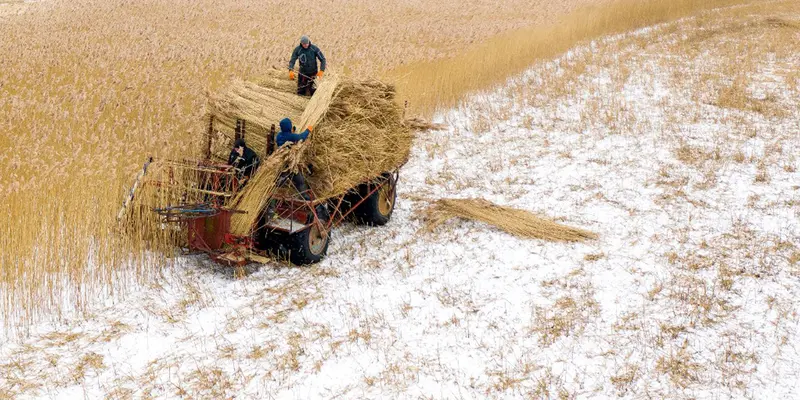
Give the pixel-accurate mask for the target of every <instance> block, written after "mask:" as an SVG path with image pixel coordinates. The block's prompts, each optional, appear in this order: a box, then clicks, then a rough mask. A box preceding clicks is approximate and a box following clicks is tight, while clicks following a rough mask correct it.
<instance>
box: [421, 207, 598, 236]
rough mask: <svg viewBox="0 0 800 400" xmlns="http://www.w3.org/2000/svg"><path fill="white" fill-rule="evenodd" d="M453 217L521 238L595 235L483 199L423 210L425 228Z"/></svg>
mask: <svg viewBox="0 0 800 400" xmlns="http://www.w3.org/2000/svg"><path fill="white" fill-rule="evenodd" d="M453 218H463V219H470V220H476V221H481V222H485V223H487V224H490V225H494V226H496V227H498V228H500V229H502V230H504V231H506V232H508V233H511V234H514V235H517V236H520V237H525V238H536V239H543V240H550V241H559V242H578V241H584V240H587V239H596V238H597V234H595V233H594V232H590V231H587V230H584V229H579V228H573V227H570V226H566V225H562V224H559V223H557V222H555V221H552V220H549V219H546V218H542V217H539V216H537V215H535V214H533V213H531V212H529V211H525V210H520V209H516V208H511V207H503V206H499V205H497V204H494V203H492V202H489V201H488V200H484V199H440V200H437V201H436V202H434V203H433V204H432V205H431V206H430V207H429V208H428V209H427V210H426V212H425V220H426V228H427V229H428V230H429V231H432V230H434V229H436V228H437V227H438V226H440V225H442V224H443V223H445V222H447V221H449V220H451V219H453Z"/></svg>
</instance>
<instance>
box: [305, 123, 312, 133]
mask: <svg viewBox="0 0 800 400" xmlns="http://www.w3.org/2000/svg"><path fill="white" fill-rule="evenodd" d="M306 129H308V131H309V132H313V131H314V127H313V126H311V125H309V126H308V128H306Z"/></svg>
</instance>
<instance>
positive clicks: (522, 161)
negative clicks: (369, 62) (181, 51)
mask: <svg viewBox="0 0 800 400" xmlns="http://www.w3.org/2000/svg"><path fill="white" fill-rule="evenodd" d="M776 13H777V11H776ZM778 15H780V18H778V17H773V18H772V19H770V18H768V16H750V15H747V14H741V15H740V14H736V16H735V18H734V17H733V16H731V17H729V18H725V19H723V20H724V21H725V22H723V23H721V25H720V24H719V23H715V22H712V21H715V20H716V19H713V18H711V17H709V18H706V19H703V18H700V19H695V20H688V21H684V22H682V23H680V24H671V25H665V26H659V27H656V28H650V29H646V30H643V31H641V32H637V33H635V34H630V35H625V36H621V37H616V38H612V39H608V40H605V41H602V42H597V43H593V44H591V45H590V46H587V47H584V48H580V49H576V50H574V51H573V52H571V53H570V54H568V55H566V56H565V57H563V58H561V59H559V60H555V61H552V62H548V63H543V64H541V65H537V66H535V67H534V68H533V69H531V70H530V71H528V72H526V73H525V74H524V76H521V77H518V78H515V79H512V80H510V81H509V82H508V84H507V85H506V86H505V87H503V88H501V89H498V90H497V91H496V92H494V93H490V94H486V95H481V96H476V97H474V98H473V99H471V100H470V101H468V102H465V104H464V105H463V106H462V107H461V108H459V109H457V110H452V111H451V112H448V113H447V114H446V115H443V116H442V121H443V122H445V123H446V126H447V128H446V129H444V130H442V131H437V132H426V133H422V134H421V135H420V137H419V139H418V141H417V143H416V146H415V148H414V150H413V155H412V158H411V160H410V161H409V163H408V164H407V165H406V166H405V167H404V168H403V170H402V172H401V181H400V187H399V190H400V192H399V201H398V204H397V208H396V209H395V214H394V216H393V219H392V221H391V223H390V224H389V225H387V226H385V227H381V228H365V227H357V226H352V225H345V226H343V227H341V228H338V229H337V230H335V231H334V232H333V242H332V244H331V247H330V249H329V256H328V258H326V259H325V260H324V261H323V262H322V263H320V264H319V265H317V266H314V267H309V268H294V267H286V266H283V265H278V264H275V265H265V266H260V267H252V273H251V274H250V275H248V276H246V277H244V278H240V279H236V278H234V277H232V276H231V274H230V272H229V271H225V270H220V269H219V268H216V267H214V266H212V265H211V263H210V261H208V260H207V259H206V258H204V257H200V256H192V257H187V258H184V259H181V260H179V261H178V263H177V265H176V266H175V267H174V268H172V269H170V270H166V271H164V276H163V279H161V280H159V281H158V283H156V284H154V285H153V286H152V287H149V288H142V289H141V290H137V291H135V292H134V293H133V294H132V295H130V296H128V297H127V298H126V299H125V300H124V301H121V302H118V303H116V304H112V305H106V306H102V307H100V306H98V307H96V308H95V309H93V310H92V311H91V312H90V313H89V314H88V315H85V316H83V317H82V318H79V319H75V320H73V321H66V322H64V323H63V324H59V325H57V326H53V325H41V326H38V327H36V329H35V331H34V333H33V334H32V335H31V336H30V337H28V338H25V339H23V340H8V341H6V342H4V343H2V344H1V345H0V371H2V372H0V398H3V397H20V398H29V397H38V398H54V399H66V398H100V397H109V398H178V397H192V398H254V399H270V398H281V399H283V398H297V399H312V398H346V399H351V398H380V399H384V398H476V399H483V398H607V397H617V396H619V397H623V398H706V399H717V398H731V397H734V398H761V399H766V398H770V399H772V398H775V399H777V398H800V376H799V375H800V348H798V343H799V342H798V322H800V319H799V318H798V303H797V301H796V300H795V299H797V298H798V296H800V264H799V263H800V249H798V247H797V244H798V243H800V222H798V214H799V213H800V208H798V205H800V173H798V172H797V171H796V167H797V158H798V157H800V141H799V140H798V137H797V133H798V132H800V111H798V110H800V108H798V104H799V103H800V102H798V95H799V94H800V91H798V83H800V77H799V76H798V74H797V72H796V65H798V62H800V53H798V51H797V50H798V45H797V43H800V28H796V27H794V25H792V24H795V23H797V24H798V25H797V26H800V22H796V21H797V20H796V19H795V20H790V19H786V18H788V17H786V14H785V13H778ZM775 43H782V45H775ZM784 47H785V48H784ZM443 197H483V198H486V199H488V200H491V201H494V202H496V203H499V204H503V205H510V206H514V207H518V208H524V209H527V210H531V211H533V212H536V213H540V214H543V215H548V216H550V217H554V218H557V219H558V220H559V221H563V222H564V223H566V224H568V225H573V226H577V227H582V228H586V229H589V230H592V231H594V232H596V233H598V234H599V235H600V238H599V239H598V240H596V241H591V242H587V243H580V244H563V243H549V242H544V241H537V240H523V239H518V238H515V237H513V236H510V235H508V234H506V233H503V232H499V231H497V230H495V229H493V228H491V227H489V226H486V225H483V224H480V223H476V222H465V221H452V222H450V223H448V224H446V225H445V226H442V227H440V228H438V229H437V230H436V231H434V232H426V231H425V230H424V229H423V225H424V223H423V221H421V220H420V217H419V216H420V215H421V211H422V210H424V208H425V207H426V206H427V204H428V203H429V202H430V201H432V200H435V199H438V198H443Z"/></svg>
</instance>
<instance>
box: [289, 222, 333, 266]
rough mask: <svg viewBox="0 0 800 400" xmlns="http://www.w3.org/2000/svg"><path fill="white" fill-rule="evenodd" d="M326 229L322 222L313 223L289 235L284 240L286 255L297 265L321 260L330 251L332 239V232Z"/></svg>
mask: <svg viewBox="0 0 800 400" xmlns="http://www.w3.org/2000/svg"><path fill="white" fill-rule="evenodd" d="M324 229H325V228H324V227H323V226H320V224H312V225H311V226H310V227H308V228H306V229H304V230H302V231H300V232H297V233H294V234H291V235H287V236H286V237H285V238H286V241H285V242H284V246H285V252H286V254H285V256H287V257H288V258H289V261H291V262H292V264H295V265H306V264H315V263H318V262H320V261H321V260H322V259H323V258H324V257H325V255H326V254H327V253H328V244H329V243H330V239H331V233H330V232H325V231H324Z"/></svg>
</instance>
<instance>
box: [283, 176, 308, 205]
mask: <svg viewBox="0 0 800 400" xmlns="http://www.w3.org/2000/svg"><path fill="white" fill-rule="evenodd" d="M288 180H291V181H292V185H294V187H295V189H297V191H298V192H299V193H300V196H302V197H303V199H305V200H306V201H311V195H310V194H309V191H308V184H307V183H306V178H305V177H304V176H303V174H293V173H291V172H286V173H284V174H283V175H282V176H281V179H280V182H286V181H288Z"/></svg>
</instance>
